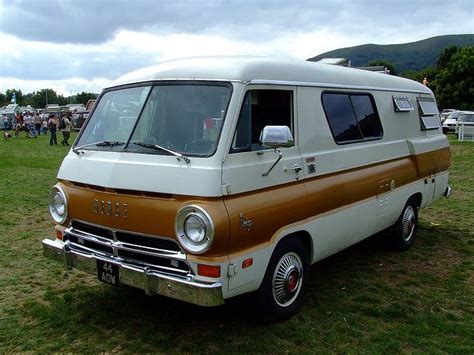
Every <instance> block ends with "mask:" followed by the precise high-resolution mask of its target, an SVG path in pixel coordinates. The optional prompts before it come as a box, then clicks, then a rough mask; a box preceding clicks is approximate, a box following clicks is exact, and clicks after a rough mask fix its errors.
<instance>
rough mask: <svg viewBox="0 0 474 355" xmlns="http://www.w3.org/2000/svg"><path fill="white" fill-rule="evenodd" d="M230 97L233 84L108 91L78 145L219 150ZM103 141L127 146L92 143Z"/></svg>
mask: <svg viewBox="0 0 474 355" xmlns="http://www.w3.org/2000/svg"><path fill="white" fill-rule="evenodd" d="M229 99H230V85H229V84H224V83H222V84H220V83H212V84H209V83H205V84H203V83H192V84H189V83H183V84H179V83H166V84H160V85H155V86H153V87H151V86H141V87H133V88H127V89H120V90H114V91H109V92H106V93H105V94H104V95H103V96H102V98H101V99H100V101H99V102H98V103H97V107H96V109H95V110H94V113H93V114H92V116H91V118H90V121H89V122H88V124H87V127H86V128H85V129H84V131H83V133H82V135H81V137H80V138H79V140H78V141H77V144H76V146H78V147H79V146H85V145H87V144H90V145H89V146H87V148H86V147H85V148H84V149H93V150H114V151H121V150H125V151H133V152H137V153H144V154H169V152H167V150H171V151H173V152H178V153H182V154H186V155H195V156H210V155H212V154H214V152H215V150H216V148H217V143H218V139H219V135H220V131H221V128H222V123H223V117H224V113H225V111H226V109H227V104H228V102H229ZM104 141H113V142H124V143H127V144H123V145H118V144H114V145H99V146H97V145H95V144H92V143H96V142H104ZM150 145H158V146H160V147H164V148H166V149H167V150H163V149H150ZM155 148H156V147H155Z"/></svg>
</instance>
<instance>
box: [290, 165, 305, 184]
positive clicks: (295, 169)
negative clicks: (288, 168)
mask: <svg viewBox="0 0 474 355" xmlns="http://www.w3.org/2000/svg"><path fill="white" fill-rule="evenodd" d="M292 170H294V171H295V179H296V180H299V179H300V171H301V170H303V168H302V167H301V166H299V165H296V164H295V165H293V169H292Z"/></svg>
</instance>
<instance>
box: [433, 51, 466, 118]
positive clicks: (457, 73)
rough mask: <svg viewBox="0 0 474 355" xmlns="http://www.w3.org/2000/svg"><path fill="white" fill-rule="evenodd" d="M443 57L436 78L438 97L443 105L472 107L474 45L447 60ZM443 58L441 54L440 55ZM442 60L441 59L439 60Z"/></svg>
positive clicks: (435, 86)
mask: <svg viewBox="0 0 474 355" xmlns="http://www.w3.org/2000/svg"><path fill="white" fill-rule="evenodd" d="M442 55H443V58H442V60H441V65H444V67H441V68H439V70H438V74H437V75H436V78H435V80H433V84H434V88H435V91H436V97H437V99H438V103H439V105H440V106H441V107H452V108H458V109H472V108H473V107H472V106H473V104H474V46H471V47H464V48H461V49H459V50H457V51H455V53H454V54H452V56H451V57H450V58H449V61H447V62H445V57H446V53H445V51H443V53H442ZM440 59H441V56H440ZM438 62H440V60H438Z"/></svg>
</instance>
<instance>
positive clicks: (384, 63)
mask: <svg viewBox="0 0 474 355" xmlns="http://www.w3.org/2000/svg"><path fill="white" fill-rule="evenodd" d="M367 66H369V67H376V66H383V67H385V68H387V69H388V70H390V75H397V71H396V70H395V66H394V65H393V64H392V63H390V62H389V61H388V60H385V59H374V60H371V61H370V62H369V63H368V64H367Z"/></svg>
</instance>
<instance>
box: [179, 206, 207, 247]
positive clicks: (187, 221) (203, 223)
mask: <svg viewBox="0 0 474 355" xmlns="http://www.w3.org/2000/svg"><path fill="white" fill-rule="evenodd" d="M176 235H177V236H178V241H179V242H180V244H181V245H182V247H183V248H184V249H186V250H187V251H189V252H191V253H195V254H200V253H203V252H205V251H206V250H207V249H209V247H210V246H211V244H212V241H213V239H214V224H213V222H212V219H211V217H210V216H209V214H208V213H207V212H206V211H205V210H204V209H202V208H201V207H198V206H185V207H183V208H182V209H180V210H179V212H178V214H177V215H176Z"/></svg>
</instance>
